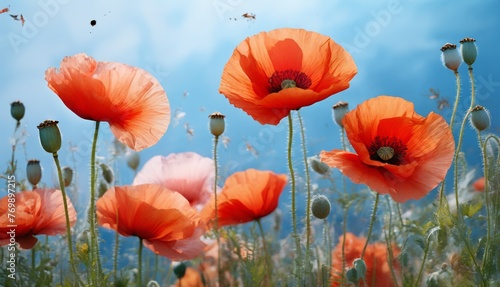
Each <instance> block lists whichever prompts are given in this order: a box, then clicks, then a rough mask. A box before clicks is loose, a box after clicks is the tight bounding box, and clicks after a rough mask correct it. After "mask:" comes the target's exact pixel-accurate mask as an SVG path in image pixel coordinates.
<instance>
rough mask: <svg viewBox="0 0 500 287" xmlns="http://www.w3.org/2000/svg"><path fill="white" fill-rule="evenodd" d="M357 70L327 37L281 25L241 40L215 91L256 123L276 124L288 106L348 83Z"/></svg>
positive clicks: (301, 104)
mask: <svg viewBox="0 0 500 287" xmlns="http://www.w3.org/2000/svg"><path fill="white" fill-rule="evenodd" d="M356 73H357V68H356V65H355V64H354V61H353V60H352V58H351V55H349V53H347V51H346V50H344V49H343V48H342V47H341V46H340V45H338V44H337V43H335V42H334V41H333V40H332V39H330V38H329V37H327V36H323V35H321V34H318V33H315V32H310V31H306V30H302V29H291V28H283V29H276V30H273V31H270V32H261V33H259V34H257V35H255V36H252V37H249V38H247V39H245V40H244V41H243V42H241V43H240V44H239V45H238V47H236V49H235V50H234V52H233V55H232V56H231V58H230V59H229V61H228V62H227V64H226V66H225V67H224V71H223V72H222V80H221V83H220V87H219V92H220V93H221V94H223V95H224V96H226V97H227V98H228V100H229V102H230V103H231V104H233V105H234V106H236V107H238V108H241V109H243V110H244V111H245V112H246V113H247V114H249V115H250V116H252V118H254V120H256V121H258V122H259V123H261V124H272V125H277V124H278V123H279V122H280V120H281V119H282V118H284V117H286V116H288V114H289V113H290V110H298V109H300V108H301V107H305V106H310V105H312V104H314V103H316V102H319V101H322V100H324V99H326V98H328V97H330V96H331V95H333V94H335V93H338V92H340V91H343V90H345V89H347V88H348V87H349V81H350V80H351V79H352V78H353V77H354V76H355V75H356Z"/></svg>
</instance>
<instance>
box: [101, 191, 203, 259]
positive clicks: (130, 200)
mask: <svg viewBox="0 0 500 287" xmlns="http://www.w3.org/2000/svg"><path fill="white" fill-rule="evenodd" d="M96 207H97V219H98V222H99V225H101V226H102V227H104V228H109V229H114V230H116V231H117V232H118V233H120V234H121V235H123V236H137V237H139V238H141V239H143V243H144V246H146V247H147V248H149V249H151V250H152V251H153V252H155V253H156V254H159V255H162V256H165V257H167V258H169V259H171V260H188V259H192V258H194V257H196V256H198V255H199V254H200V253H201V252H203V249H204V248H205V244H204V243H203V242H202V241H201V240H200V236H201V235H203V233H204V228H203V226H202V225H200V224H199V222H200V217H199V214H198V212H197V211H196V210H195V209H193V208H192V207H191V206H190V205H189V202H188V201H187V199H185V198H184V197H183V196H182V195H180V194H179V193H177V192H175V191H171V190H168V189H166V188H165V187H162V186H160V185H155V184H143V185H136V186H122V187H118V186H116V187H113V188H111V189H109V190H108V191H106V193H105V194H104V195H103V196H102V197H101V198H99V200H97V203H96Z"/></svg>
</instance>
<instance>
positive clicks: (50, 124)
mask: <svg viewBox="0 0 500 287" xmlns="http://www.w3.org/2000/svg"><path fill="white" fill-rule="evenodd" d="M58 123H59V122H58V121H51V120H46V121H44V122H43V123H41V124H40V125H38V126H37V128H38V131H39V132H40V143H41V144H42V147H43V149H44V150H45V151H46V152H49V153H57V151H58V150H59V149H60V148H61V142H62V140H61V132H60V131H59V127H58V126H57V124H58Z"/></svg>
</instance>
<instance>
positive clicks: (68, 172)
mask: <svg viewBox="0 0 500 287" xmlns="http://www.w3.org/2000/svg"><path fill="white" fill-rule="evenodd" d="M62 176H63V180H64V186H70V185H71V181H72V180H73V169H71V167H69V166H65V167H63V168H62Z"/></svg>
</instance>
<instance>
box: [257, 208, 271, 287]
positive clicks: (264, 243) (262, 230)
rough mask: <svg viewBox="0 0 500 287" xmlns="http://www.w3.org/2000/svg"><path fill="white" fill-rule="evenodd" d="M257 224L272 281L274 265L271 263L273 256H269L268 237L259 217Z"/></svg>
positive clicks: (269, 277)
mask: <svg viewBox="0 0 500 287" xmlns="http://www.w3.org/2000/svg"><path fill="white" fill-rule="evenodd" d="M257 225H259V230H260V236H261V237H262V249H264V256H265V257H266V263H267V268H268V271H267V274H268V279H269V281H270V282H272V274H273V266H272V263H271V257H270V256H269V251H268V249H267V244H266V237H265V236H264V229H262V223H261V222H260V218H258V219H257Z"/></svg>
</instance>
